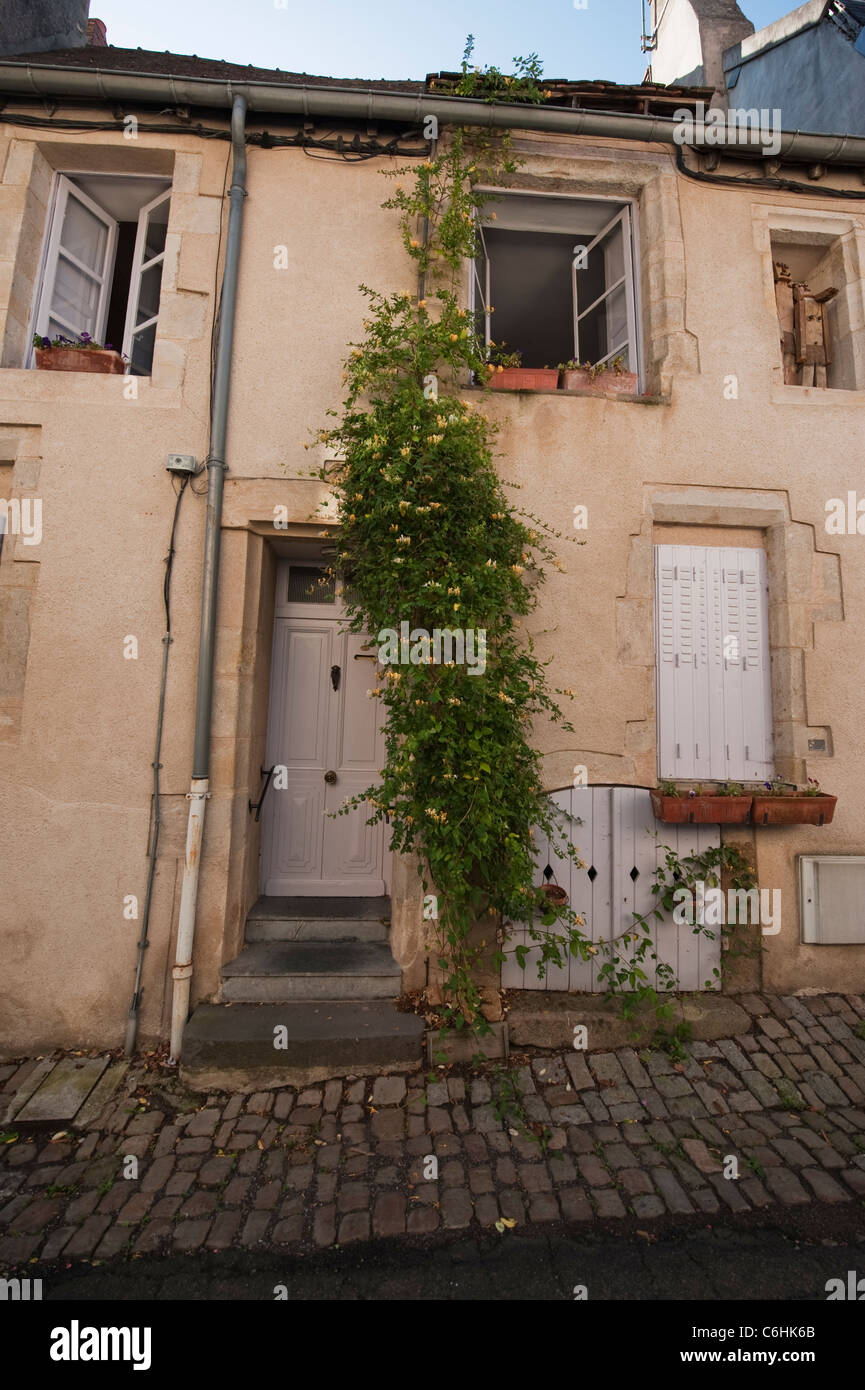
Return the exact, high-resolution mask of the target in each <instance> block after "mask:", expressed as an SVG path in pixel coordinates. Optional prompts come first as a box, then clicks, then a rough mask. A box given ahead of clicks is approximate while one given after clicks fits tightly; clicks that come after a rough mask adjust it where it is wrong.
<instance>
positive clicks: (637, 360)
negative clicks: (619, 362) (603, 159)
mask: <svg viewBox="0 0 865 1390" xmlns="http://www.w3.org/2000/svg"><path fill="white" fill-rule="evenodd" d="M474 192H476V193H484V194H489V195H490V202H491V204H492V206H493V207H494V206H495V197H508V198H518V197H525V198H549V199H553V198H559V199H564V200H565V201H566V202H569V203H575V202H581V203H610V204H612V205H613V206H614V207H615V208H616V209H617V212H616V214H615V216H614V217H613V218H612V219H611V220H610V222H608V223H607V224H606V225H605V226H604V227H603V228H602V229H601V231H600V232H598V233H597V235H596V236H595V237H594V238H593V239H592V241H591V242H590V243H589V246H588V247H587V250H590V249H592V248H593V247H594V246H595V245H596V244H597V243H598V241H600V240H601V238H602V237H604V236H605V235H607V233H608V232H609V231H610V230H611V229H612V227H613V226H614V225H615V223H616V222H617V221H618V220H619V219H620V218H621V219H625V220H626V221H627V226H626V227H625V229H624V236H623V240H624V258H625V293H626V300H627V315H628V333H629V340H628V343H627V344H621V345H620V346H619V349H618V352H616V351H613V352H608V353H607V355H606V356H605V357H604V358H602V361H604V362H606V361H608V360H610V359H612V358H613V357H615V356H617V355H618V353H619V352H621V350H622V347H624V346H627V347H628V349H629V370H631V371H633V372H636V373H637V380H638V382H640V383H641V382H642V380H643V355H642V344H641V341H640V333H639V325H640V323H641V322H642V307H641V303H640V259H639V240H638V235H637V232H638V227H637V206H636V203H635V201H634V199H633V198H615V197H612V196H611V195H609V194H598V195H597V196H596V195H594V194H583V193H552V192H547V191H546V190H543V189H537V188H502V187H499V186H498V185H495V186H494V185H490V184H480V185H478V187H477V188H476V189H475V190H474ZM482 216H483V213H482V211H481V212H480V213H479V212H478V210H477V209H476V210H475V220H476V223H477V227H478V232H479V233H480V240H481V246H482V249H483V254H484V280H485V284H484V292H483V298H482V300H481V303H480V306H479V305H478V288H480V286H479V277H478V273H477V261H474V262H471V263H470V266H469V281H468V309H469V314H470V315H471V316H472V318H474V317H475V315H476V314H477V313H478V312H479V309H482V310H483V314H484V344H485V346H486V347H487V348H489V345H490V340H491V338H492V333H491V322H490V319H491V315H490V262H489V256H488V255H487V253H486V246H485V244H484V240H483V228H484V225H485V224H484V222H483V221H482ZM496 225H497V227H501V228H502V229H503V230H504V231H507V219H506V217H505V218H503V219H501V220H499V219H498V218H497V219H496ZM575 276H576V271H575V268H574V263H573V262H572V266H571V277H572V288H571V293H572V296H573V302H574V349H575V355H576V351H577V348H578V344H579V335H578V328H577V320H578V317H579V318H582V317H583V315H584V314H585V313H588V312H589V310H590V309H592V308H594V304H590V305H589V306H588V307H587V308H586V309H585V310H581V311H580V313H579V316H578V314H577V308H576V304H577V297H576V286H575V285H574V283H573V281H574V279H575ZM617 283H621V281H619V282H617ZM613 288H615V286H608V287H607V289H605V291H604V294H603V295H602V296H600V297H599V300H597V301H595V303H598V302H600V299H603V298H606V296H607V295H608V294H609V293H610V292H611V289H613Z"/></svg>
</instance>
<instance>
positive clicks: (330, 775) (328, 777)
mask: <svg viewBox="0 0 865 1390" xmlns="http://www.w3.org/2000/svg"><path fill="white" fill-rule="evenodd" d="M324 780H325V782H328V783H330V785H331V786H333V783H334V782H335V781H336V773H335V772H326V773H325V774H324Z"/></svg>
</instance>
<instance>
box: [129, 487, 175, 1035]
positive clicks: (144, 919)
mask: <svg viewBox="0 0 865 1390" xmlns="http://www.w3.org/2000/svg"><path fill="white" fill-rule="evenodd" d="M188 481H189V479H188V477H183V478H181V480H180V488H179V490H178V492H177V500H176V502H175V504H174V518H173V520H172V523H171V538H170V540H169V543H168V554H167V555H166V557H165V576H164V578H163V581H162V603H163V607H164V609H165V634H164V636H163V638H162V677H161V681H160V687H159V711H158V714H157V718H156V751H155V753H154V757H153V763H152V767H153V809H152V811H151V817H150V834H149V839H150V856H149V860H148V865H147V887H146V889H145V893H144V908H143V910H142V913H141V934H140V936H139V938H138V959H137V962H136V967H135V984H134V986H133V991H132V1001H131V1003H130V1005H129V1014H128V1017H127V1022H126V1044H125V1052H126V1054H127V1056H129V1055H131V1053H132V1052H133V1051H134V1049H135V1037H136V1034H137V1032H138V1015H139V1011H140V1008H141V996H142V994H143V993H144V991H143V989H142V988H141V976H142V973H143V970H144V952H145V951H146V950H147V947H148V945H149V942H148V940H147V929H148V925H149V922H150V905H151V902H152V899H153V880H154V877H155V874H156V854H157V850H158V847H159V826H160V820H161V817H160V800H159V798H160V788H159V771H160V768H161V767H162V764H161V762H160V756H161V753H162V725H163V720H164V716H165V687H166V683H167V679H168V651H169V648H170V646H171V643H172V641H173V640H174V639H173V638H172V636H171V572H172V569H173V567H174V539H175V536H176V534H177V522H178V518H179V516H180V504H181V502H182V501H183V494H184V492H185V491H186V484H187V483H188Z"/></svg>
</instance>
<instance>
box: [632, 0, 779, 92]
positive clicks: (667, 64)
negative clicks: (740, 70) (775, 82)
mask: <svg viewBox="0 0 865 1390" xmlns="http://www.w3.org/2000/svg"><path fill="white" fill-rule="evenodd" d="M651 10H652V25H653V32H652V37H653V41H654V47H653V49H652V54H651V57H652V63H651V73H652V81H653V82H661V83H663V84H664V85H665V86H694V87H713V88H714V96H713V97H712V100H711V103H710V105H712V106H723V107H726V105H727V97H726V88H725V85H724V68H723V63H722V56H723V53H724V50H725V49H726V48H732V46H733V44H735V43H739V41H740V40H741V39H744V38H745V37H746V35H748V34H753V32H754V26H753V24H752V23H751V21H750V19H747V18H746V17H745V15H744V14H743V13H742V11H741V10H740V9H739V6H738V5H737V4H736V0H666V3H665V0H651Z"/></svg>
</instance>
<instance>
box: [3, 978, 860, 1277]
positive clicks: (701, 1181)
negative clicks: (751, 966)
mask: <svg viewBox="0 0 865 1390" xmlns="http://www.w3.org/2000/svg"><path fill="white" fill-rule="evenodd" d="M740 1004H741V1008H742V1011H743V1015H744V1016H745V1017H747V1018H749V1019H750V1021H751V1030H750V1031H749V1032H743V1033H740V1034H738V1035H737V1036H736V1037H732V1038H722V1039H717V1040H716V1041H713V1042H711V1043H707V1042H695V1043H693V1044H692V1045H690V1047H687V1048H686V1051H685V1055H683V1056H682V1057H681V1059H679V1058H678V1057H676V1056H673V1055H668V1054H667V1053H666V1052H664V1051H660V1050H654V1051H647V1050H642V1051H639V1052H637V1051H634V1050H633V1049H630V1048H621V1047H618V1048H616V1050H615V1051H606V1052H604V1051H599V1052H592V1053H590V1054H588V1055H585V1054H581V1053H578V1052H576V1051H574V1050H571V1051H569V1052H567V1053H565V1052H555V1053H535V1054H520V1055H519V1056H514V1057H512V1058H511V1070H510V1075H511V1076H512V1077H513V1078H515V1080H516V1083H517V1086H518V1088H519V1090H520V1093H521V1096H522V1101H521V1110H520V1112H519V1113H515V1112H513V1111H510V1112H508V1111H507V1110H506V1109H505V1108H503V1105H502V1100H501V1095H502V1088H501V1076H502V1069H501V1067H497V1066H494V1065H493V1066H489V1065H488V1066H485V1067H483V1068H482V1069H480V1070H479V1071H475V1072H472V1071H471V1070H470V1069H469V1068H468V1067H462V1068H461V1067H459V1066H444V1067H440V1068H436V1070H435V1073H434V1075H433V1077H432V1078H430V1077H429V1076H426V1077H425V1076H422V1075H419V1074H418V1073H417V1072H408V1073H406V1074H405V1075H389V1076H387V1077H370V1078H367V1077H357V1078H347V1079H345V1080H338V1081H335V1080H331V1081H328V1082H326V1083H323V1084H321V1085H314V1086H308V1087H306V1088H305V1089H303V1090H301V1091H300V1092H298V1091H296V1090H294V1089H292V1088H287V1087H286V1088H282V1089H279V1090H275V1091H262V1092H259V1093H257V1094H255V1095H251V1096H247V1095H239V1094H238V1095H230V1096H229V1095H227V1094H224V1093H221V1094H216V1093H214V1094H213V1095H210V1096H207V1097H205V1098H204V1099H203V1100H202V1097H201V1096H200V1095H196V1094H192V1093H189V1092H185V1091H184V1090H183V1088H182V1086H181V1085H180V1083H179V1082H178V1080H177V1078H176V1075H175V1074H174V1072H173V1071H169V1070H168V1069H167V1068H166V1069H164V1070H162V1071H160V1070H159V1069H158V1068H157V1067H156V1066H155V1065H152V1064H150V1065H149V1064H147V1063H146V1062H141V1063H135V1064H133V1065H132V1066H131V1067H130V1068H129V1070H128V1071H127V1072H125V1073H124V1076H123V1081H122V1084H119V1085H118V1087H117V1090H116V1091H115V1092H114V1094H113V1096H110V1097H107V1103H106V1104H105V1106H104V1107H103V1109H102V1111H101V1114H99V1115H98V1116H93V1118H92V1121H91V1123H90V1124H89V1126H87V1127H86V1129H85V1132H84V1133H71V1132H67V1133H61V1134H59V1135H56V1137H55V1134H54V1133H53V1132H52V1129H51V1128H50V1127H48V1128H45V1129H44V1130H36V1131H34V1132H27V1131H25V1130H23V1129H22V1130H21V1131H20V1132H18V1131H16V1130H15V1127H14V1123H12V1124H8V1123H7V1125H6V1126H5V1128H4V1131H3V1132H2V1134H0V1270H7V1269H9V1268H11V1267H15V1266H17V1265H19V1264H24V1263H27V1262H31V1261H36V1262H39V1261H46V1262H47V1261H49V1260H56V1259H58V1258H62V1259H64V1260H68V1261H69V1262H74V1261H92V1262H102V1261H117V1260H126V1259H129V1258H136V1257H141V1256H145V1255H153V1254H160V1253H172V1252H178V1253H180V1252H186V1253H194V1252H196V1251H204V1250H208V1251H209V1250H221V1249H226V1248H228V1247H234V1248H244V1247H245V1248H247V1249H263V1248H267V1249H271V1250H274V1249H275V1250H279V1249H289V1250H291V1251H293V1252H295V1253H303V1252H309V1251H312V1250H314V1249H316V1248H321V1247H328V1246H334V1245H339V1246H343V1245H348V1244H350V1243H352V1242H355V1241H364V1240H368V1239H370V1238H372V1239H380V1238H381V1239H386V1238H391V1237H399V1236H402V1235H404V1234H409V1235H413V1234H427V1233H433V1232H454V1231H456V1232H459V1231H465V1232H466V1233H467V1234H471V1233H472V1232H477V1231H478V1230H479V1229H495V1227H496V1223H499V1225H500V1227H501V1229H503V1230H504V1229H507V1228H506V1227H504V1225H503V1224H502V1223H503V1222H504V1221H505V1220H507V1221H509V1222H510V1221H512V1222H515V1223H517V1225H519V1226H526V1225H528V1226H532V1225H538V1226H541V1225H543V1224H544V1223H549V1222H557V1221H565V1222H567V1223H569V1224H572V1225H573V1226H574V1228H575V1229H576V1228H579V1229H580V1230H588V1229H591V1228H592V1226H593V1225H594V1226H601V1225H602V1226H603V1228H604V1229H606V1230H615V1229H616V1227H617V1225H618V1224H619V1223H621V1222H623V1221H625V1220H628V1221H630V1222H631V1225H633V1221H634V1219H637V1220H639V1222H640V1225H641V1227H644V1226H645V1227H651V1225H652V1223H656V1225H657V1224H658V1223H663V1222H665V1221H670V1220H673V1219H675V1220H677V1221H682V1220H684V1221H692V1222H693V1223H695V1224H705V1221H706V1219H707V1217H708V1218H709V1219H711V1217H712V1216H714V1215H715V1214H716V1213H719V1212H720V1213H722V1214H723V1213H726V1212H734V1213H747V1212H751V1211H760V1212H763V1213H765V1212H767V1211H771V1209H772V1208H773V1207H774V1208H776V1209H782V1208H791V1209H792V1208H798V1209H804V1208H807V1206H808V1205H809V1204H811V1203H815V1204H831V1205H832V1206H833V1207H835V1208H836V1209H838V1210H839V1211H841V1210H843V1209H844V1206H845V1204H851V1207H850V1209H851V1211H852V1210H853V1209H854V1207H855V1208H858V1207H861V1206H862V1205H865V997H861V996H852V995H848V996H841V995H821V996H817V997H815V998H812V997H809V998H808V999H807V1000H806V1001H803V1000H799V999H796V998H794V997H792V996H791V997H789V998H788V997H785V998H784V999H779V998H776V997H774V996H769V995H754V994H751V995H747V996H742V997H741V999H740ZM781 1059H783V1060H784V1067H781V1066H780V1065H777V1062H779V1061H780V1060H781ZM767 1063H770V1064H771V1063H776V1065H774V1066H773V1065H767ZM33 1074H34V1067H33V1064H32V1063H22V1064H20V1065H17V1066H13V1065H12V1064H9V1065H5V1064H4V1066H3V1068H2V1069H0V1113H2V1111H3V1110H4V1109H5V1108H6V1106H7V1105H8V1102H9V1100H10V1099H11V1098H12V1096H14V1095H16V1094H19V1093H20V1092H21V1089H22V1087H25V1088H26V1086H27V1084H28V1079H30V1080H32V1078H33ZM43 1074H44V1073H42V1072H40V1073H38V1075H40V1076H41V1075H43ZM34 1089H35V1088H34ZM628 1229H630V1227H629V1228H628ZM31 1267H32V1266H31Z"/></svg>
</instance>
